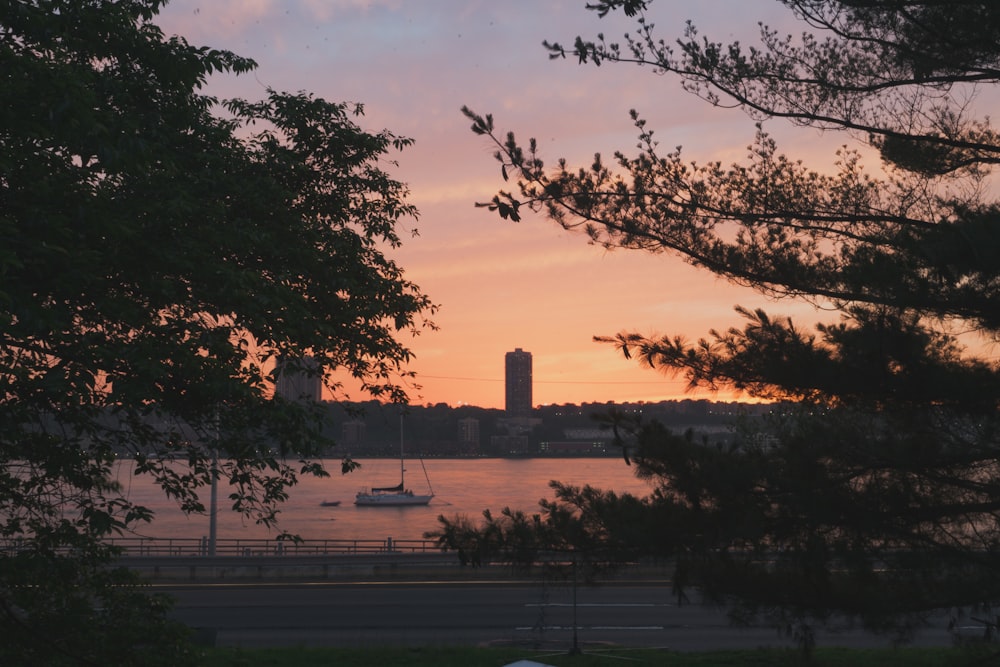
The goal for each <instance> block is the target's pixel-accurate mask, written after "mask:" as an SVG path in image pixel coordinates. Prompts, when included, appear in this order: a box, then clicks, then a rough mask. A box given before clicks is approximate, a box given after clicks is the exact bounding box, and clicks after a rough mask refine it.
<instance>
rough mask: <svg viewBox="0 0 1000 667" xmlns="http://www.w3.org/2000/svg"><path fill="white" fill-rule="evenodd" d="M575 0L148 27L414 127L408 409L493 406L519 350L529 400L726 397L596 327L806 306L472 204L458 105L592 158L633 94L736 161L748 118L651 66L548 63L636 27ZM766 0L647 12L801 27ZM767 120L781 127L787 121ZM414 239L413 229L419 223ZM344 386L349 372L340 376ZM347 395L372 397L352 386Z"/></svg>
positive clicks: (668, 331)
mask: <svg viewBox="0 0 1000 667" xmlns="http://www.w3.org/2000/svg"><path fill="white" fill-rule="evenodd" d="M583 5H584V3H583V2H582V0H573V1H568V0H567V1H562V0H551V1H550V2H546V3H537V2H533V1H529V0H511V2H506V3H491V2H486V1H485V0H478V1H470V2H465V3H462V5H461V7H460V8H456V6H455V5H452V4H450V3H446V2H442V3H399V2H391V1H371V2H362V1H358V0H342V1H336V0H330V1H327V2H314V1H309V0H302V1H299V2H294V1H291V0H289V1H286V2H276V1H273V0H258V1H257V2H254V3H246V2H237V1H236V0H220V1H219V2H213V3H204V2H200V1H199V0H173V1H172V2H170V3H168V4H167V5H166V7H165V8H164V11H163V13H162V14H161V16H160V17H158V18H157V19H156V22H157V23H158V24H159V25H160V26H161V27H163V29H164V32H165V33H166V34H167V35H168V36H169V35H172V34H180V35H183V36H184V37H185V38H187V39H188V41H189V42H190V43H192V44H195V45H205V46H210V47H212V48H226V49H231V50H233V51H235V52H236V53H238V54H240V55H243V56H247V57H250V58H253V59H254V60H255V61H256V62H257V63H258V65H259V67H258V69H257V70H255V71H254V72H253V73H251V74H250V75H245V76H242V77H228V76H227V77H213V78H212V79H210V81H209V82H208V86H207V92H208V93H210V94H212V95H216V96H218V97H220V98H225V97H231V96H243V97H246V98H249V99H258V98H260V97H261V96H263V95H264V94H265V93H266V89H267V88H268V87H272V88H275V89H278V90H291V91H297V90H304V91H309V92H311V93H314V94H315V95H317V96H320V97H324V98H326V99H329V100H338V101H339V100H346V101H353V102H360V103H363V104H364V105H365V116H364V117H361V118H359V119H358V122H359V124H360V125H361V126H362V127H364V128H366V129H370V130H376V131H377V130H380V129H382V128H386V129H389V130H390V131H392V132H394V133H396V134H399V135H403V136H408V137H412V138H413V139H415V142H416V143H415V145H414V146H413V147H411V148H409V149H407V150H405V151H403V152H402V153H401V154H398V155H390V156H389V158H391V159H396V160H398V166H396V165H391V164H386V168H387V170H388V172H389V173H390V175H391V176H393V177H394V178H397V179H399V180H401V181H403V182H405V183H407V184H408V185H409V187H410V190H411V195H410V201H411V202H412V203H413V204H414V205H416V206H417V208H418V209H419V210H420V212H421V215H420V218H419V220H417V221H416V222H413V221H411V220H404V221H402V223H401V224H402V228H401V230H400V231H401V236H402V237H403V240H404V244H403V246H402V248H400V249H399V250H398V251H393V252H391V253H389V254H390V256H391V257H392V258H393V259H394V260H395V261H396V262H397V263H398V264H399V265H400V266H401V267H402V268H403V269H404V271H405V275H406V278H407V279H409V280H412V281H413V282H415V283H416V284H418V285H419V286H420V287H421V289H422V290H423V291H424V292H425V293H426V294H428V295H429V296H430V298H431V299H432V300H433V301H434V302H435V303H437V304H439V305H440V311H439V312H438V313H437V314H436V315H435V316H434V317H433V318H432V319H433V320H434V321H435V323H436V324H437V325H438V327H439V330H437V331H430V330H427V331H424V332H422V334H421V335H420V336H418V337H416V338H413V339H405V340H404V343H405V344H407V345H408V346H409V347H410V348H411V349H412V351H413V353H414V359H413V361H412V363H410V364H409V366H408V370H412V371H414V372H415V373H416V374H417V377H416V379H415V381H414V384H412V385H410V387H409V390H408V391H409V394H410V398H411V401H412V402H414V403H419V404H425V403H439V402H440V403H448V404H450V405H462V404H471V405H479V406H483V407H496V408H502V407H503V405H504V400H505V394H504V386H503V383H504V373H503V369H502V367H501V366H500V363H499V359H500V357H501V354H502V353H504V352H505V351H507V350H510V349H512V348H513V346H514V345H515V344H516V345H518V346H521V347H522V348H524V349H527V350H531V351H532V353H533V354H534V397H533V401H534V404H536V405H543V404H552V403H584V402H604V401H616V402H636V401H658V400H665V399H673V398H681V399H682V398H689V397H694V398H709V399H718V400H729V399H731V398H733V397H732V396H731V395H728V394H718V395H717V394H710V393H704V392H702V393H691V394H689V393H687V392H686V381H685V379H684V378H683V377H667V376H664V375H661V374H659V373H657V372H655V371H650V370H648V369H644V368H642V367H641V366H640V365H639V364H638V363H637V362H636V361H635V360H626V359H624V358H623V357H622V355H621V354H620V353H619V352H617V351H616V350H615V349H614V347H613V346H611V345H608V344H601V343H595V342H594V341H593V337H594V336H595V335H613V334H615V333H617V332H619V331H622V330H633V331H637V332H639V333H643V334H650V333H658V334H665V335H670V336H674V335H683V336H684V337H686V338H688V339H691V340H697V339H698V338H700V337H703V336H706V335H707V334H708V332H709V331H710V330H711V329H713V328H714V329H719V330H725V329H726V328H728V327H731V326H741V324H742V321H741V320H740V318H739V316H737V315H736V314H735V313H734V312H733V307H734V306H735V305H737V304H740V305H744V306H746V307H748V308H757V307H765V308H767V309H768V310H769V311H770V312H773V313H774V314H776V315H777V314H791V315H800V314H803V313H805V314H807V316H806V317H805V318H802V319H801V321H800V324H801V325H802V326H805V327H808V326H811V325H812V324H814V323H815V322H816V321H819V320H821V319H822V317H821V316H817V315H813V314H812V312H813V311H812V309H811V307H808V306H803V305H801V304H795V303H792V302H782V303H777V304H775V303H770V302H768V300H767V299H765V298H764V297H761V296H759V295H757V294H756V293H754V292H752V291H750V290H747V289H743V288H737V287H735V286H732V285H730V284H728V283H726V282H725V281H723V280H720V279H718V278H716V277H714V276H713V275H711V274H710V273H708V272H706V271H701V270H697V269H694V268H692V267H690V266H688V265H686V264H684V263H683V262H682V261H681V260H680V259H679V258H677V257H674V256H669V255H648V254H642V253H637V252H628V251H607V250H604V249H602V248H599V247H595V246H592V245H588V243H587V240H586V238H585V237H584V236H583V235H581V234H575V233H571V232H567V231H565V230H562V229H560V228H558V227H557V226H556V225H554V224H553V223H551V222H549V221H547V220H545V219H543V218H542V217H541V216H538V215H531V214H528V215H526V216H525V219H524V221H523V222H521V223H519V224H514V223H511V222H507V221H501V220H500V219H499V218H498V217H497V216H496V214H495V213H490V212H488V211H485V210H484V209H477V208H475V207H474V204H475V202H478V201H484V200H488V199H489V198H490V197H492V195H493V194H494V193H495V192H496V191H497V190H498V189H499V188H502V187H503V186H504V184H503V181H502V178H501V175H500V169H499V165H498V164H497V163H496V162H495V161H494V160H493V159H492V157H491V152H492V151H491V149H490V147H489V146H488V145H487V144H486V143H485V142H484V140H483V137H479V136H476V135H474V134H473V133H472V132H471V131H470V130H469V122H468V120H467V119H466V118H465V117H464V116H463V115H462V114H461V113H460V108H461V107H462V106H463V105H468V106H469V107H471V108H472V109H474V110H475V111H477V112H480V113H492V114H493V115H494V117H495V119H496V124H497V127H498V128H501V129H502V130H503V131H505V130H507V129H509V130H512V131H514V132H515V133H516V134H517V135H518V136H519V137H520V138H521V139H524V140H526V139H527V138H528V137H529V136H534V137H537V138H538V140H539V145H540V147H541V150H542V151H543V157H544V158H545V159H546V162H547V163H548V164H554V163H555V162H556V160H557V159H558V158H560V157H566V158H567V159H568V160H569V163H570V164H571V165H588V164H589V163H590V161H591V160H592V158H593V152H594V151H600V152H602V154H605V155H610V154H611V153H613V151H615V150H619V149H620V150H626V151H628V150H630V149H631V147H632V146H634V144H635V135H636V130H635V128H634V127H633V125H632V124H631V122H630V120H629V118H628V111H629V109H631V108H635V109H637V110H638V111H639V112H640V113H641V114H642V115H643V116H644V117H645V118H647V119H648V120H649V127H650V128H652V129H654V130H655V131H656V133H657V137H658V138H659V139H660V141H661V142H662V143H663V145H664V146H670V147H672V146H675V145H682V146H683V147H684V153H685V154H686V155H687V156H689V159H691V160H696V161H698V162H699V163H704V162H707V161H710V160H721V161H722V162H723V163H731V162H735V161H739V160H741V159H742V158H743V156H744V154H745V152H746V147H747V145H748V144H750V142H751V141H752V139H753V135H754V131H755V128H754V126H753V122H752V121H751V120H750V119H749V118H747V117H746V116H745V115H744V114H743V113H742V112H740V111H739V110H732V109H729V110H726V109H716V108H713V107H711V106H710V105H708V104H707V103H706V102H703V101H701V100H699V99H697V98H695V97H693V96H691V95H689V94H686V93H684V92H683V91H681V89H680V85H679V82H678V81H676V80H674V79H671V78H669V77H668V78H662V77H657V76H656V75H655V74H654V73H653V72H652V71H651V70H649V69H640V68H635V67H628V66H624V65H619V66H608V67H602V68H599V69H595V68H593V67H583V66H579V65H577V64H576V63H575V62H573V61H572V60H567V61H550V60H549V59H548V57H547V54H546V52H545V50H544V49H543V48H542V46H541V42H542V41H543V40H544V39H549V40H556V41H561V42H563V43H567V42H569V43H572V40H573V38H574V37H575V36H576V35H578V34H579V35H583V36H589V37H593V36H594V35H596V34H597V33H599V32H603V33H605V34H607V35H608V37H609V39H612V38H614V39H617V38H620V36H621V35H622V34H623V33H625V32H628V31H630V30H634V28H635V25H634V22H633V20H631V19H627V18H626V17H624V16H623V15H622V14H621V13H620V12H617V13H613V14H611V15H610V16H609V17H608V18H607V19H604V20H599V19H598V18H597V15H596V13H595V12H590V11H586V10H585V9H584V7H583ZM775 5H776V3H773V2H764V1H763V0H750V1H746V2H732V3H729V4H728V5H727V11H725V12H718V11H716V9H714V8H707V9H706V7H705V6H704V4H703V3H666V2H660V3H655V2H654V3H653V4H652V5H651V9H650V17H651V18H652V19H654V20H655V21H656V23H657V28H658V30H659V31H660V33H661V34H662V36H663V37H664V38H668V39H669V38H671V37H673V36H676V35H679V34H681V33H682V31H683V30H684V23H685V21H686V20H687V19H691V20H693V21H695V23H696V24H697V25H698V26H699V27H700V28H702V29H703V33H704V34H705V35H706V37H709V38H712V39H715V40H718V41H730V40H732V39H740V40H743V41H756V36H757V33H758V29H757V21H765V22H767V23H769V24H770V25H771V26H772V27H775V28H779V29H781V30H783V31H793V30H797V27H796V24H795V22H794V20H793V19H792V17H791V14H790V13H789V12H787V11H783V10H781V8H780V7H776V6H775ZM767 129H768V130H769V131H771V132H773V133H774V134H775V136H776V137H777V138H778V139H779V140H781V139H783V138H784V139H788V138H789V137H791V136H798V135H796V134H794V133H795V132H796V130H793V129H789V128H787V127H785V126H783V125H781V124H780V123H772V124H769V125H768V127H767ZM808 136H809V137H810V141H809V142H799V143H798V144H795V145H793V144H792V143H791V142H790V141H789V142H785V143H783V144H782V146H783V148H785V149H786V150H788V151H789V152H790V153H791V155H792V157H808V156H803V155H802V153H801V152H796V151H799V149H800V147H802V146H807V147H808V149H809V150H814V151H816V152H817V153H819V154H821V155H823V156H824V158H823V159H826V160H828V161H832V159H833V157H832V156H833V149H834V148H835V147H836V146H838V145H840V144H841V143H843V142H844V141H845V138H844V137H843V136H842V135H836V134H834V135H831V136H830V137H825V136H821V135H818V134H816V133H815V132H810V133H809V134H808ZM414 228H415V229H417V230H419V235H418V236H414V237H412V238H411V237H410V232H411V231H412V230H413V229H414ZM346 386H347V388H348V389H349V390H351V389H352V387H351V385H350V383H349V382H348V383H347V384H346ZM347 398H348V399H350V400H364V399H365V398H367V397H366V396H364V395H363V394H360V393H358V392H357V391H356V390H354V391H350V393H349V395H348V396H347Z"/></svg>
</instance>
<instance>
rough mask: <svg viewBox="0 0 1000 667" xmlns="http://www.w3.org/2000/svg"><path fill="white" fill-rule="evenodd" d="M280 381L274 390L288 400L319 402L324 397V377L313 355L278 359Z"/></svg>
mask: <svg viewBox="0 0 1000 667" xmlns="http://www.w3.org/2000/svg"><path fill="white" fill-rule="evenodd" d="M277 370H278V382H277V385H275V388H274V392H275V393H276V394H277V395H278V396H281V397H282V398H284V399H285V400H287V401H303V402H306V401H311V402H313V403H318V402H319V401H320V398H321V397H322V391H323V378H322V377H321V376H320V373H319V364H317V363H316V360H315V359H314V358H313V357H303V358H301V359H298V360H289V359H280V360H279V361H278V369H277Z"/></svg>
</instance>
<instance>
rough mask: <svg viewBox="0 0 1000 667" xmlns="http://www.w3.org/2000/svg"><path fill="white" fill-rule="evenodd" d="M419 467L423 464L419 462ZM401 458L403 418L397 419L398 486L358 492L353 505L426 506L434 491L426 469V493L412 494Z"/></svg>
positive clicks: (402, 458) (402, 457)
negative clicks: (406, 480) (405, 477)
mask: <svg viewBox="0 0 1000 667" xmlns="http://www.w3.org/2000/svg"><path fill="white" fill-rule="evenodd" d="M420 465H421V466H423V465H424V462H423V461H422V460H421V461H420ZM405 473H406V468H405V467H404V456H403V418H402V417H400V418H399V484H397V485H396V486H383V487H372V488H371V489H370V490H369V489H364V490H362V491H359V492H358V494H357V495H356V496H355V497H354V504H355V505H360V506H363V507H403V506H406V505H427V504H428V503H430V502H431V498H433V497H434V490H433V489H431V488H430V487H431V480H430V478H429V477H427V468H424V477H425V478H426V479H427V489H428V493H426V494H419V493H414V492H413V491H411V490H410V489H408V488H406V482H405V480H404V477H403V476H404V474H405Z"/></svg>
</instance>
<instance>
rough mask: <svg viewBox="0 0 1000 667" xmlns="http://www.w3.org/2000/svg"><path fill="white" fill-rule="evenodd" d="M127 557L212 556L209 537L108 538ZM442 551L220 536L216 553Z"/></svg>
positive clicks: (414, 543)
mask: <svg viewBox="0 0 1000 667" xmlns="http://www.w3.org/2000/svg"><path fill="white" fill-rule="evenodd" d="M107 542H108V543H109V544H112V545H114V546H116V547H119V548H120V549H122V552H123V554H124V555H126V556H157V557H162V556H208V555H209V552H210V548H209V542H208V538H206V537H202V538H196V537H190V538H156V537H119V538H111V539H109V540H107ZM394 553H440V549H439V548H438V547H437V546H436V544H435V543H434V542H432V541H430V540H394V539H392V538H391V537H388V538H386V539H384V540H301V541H299V542H295V541H292V540H275V539H217V540H216V542H215V555H216V556H245V557H251V556H322V555H329V554H394Z"/></svg>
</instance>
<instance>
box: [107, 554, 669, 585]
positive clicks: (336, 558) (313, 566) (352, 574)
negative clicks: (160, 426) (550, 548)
mask: <svg viewBox="0 0 1000 667" xmlns="http://www.w3.org/2000/svg"><path fill="white" fill-rule="evenodd" d="M118 563H119V564H120V565H123V566H125V567H127V568H129V569H131V570H133V571H135V572H138V573H139V574H140V575H142V577H143V578H144V579H146V580H147V581H149V582H151V583H164V584H165V583H170V584H181V583H191V584H196V585H197V584H213V583H223V582H240V583H250V582H260V583H267V582H306V581H309V582H330V581H372V582H377V581H395V582H399V581H426V580H434V581H462V580H467V579H475V580H479V581H484V580H485V581H500V580H512V579H518V580H529V581H538V580H539V579H540V578H541V577H542V576H543V574H544V573H543V572H542V570H541V569H540V568H538V567H535V568H532V569H528V570H519V571H516V572H515V571H514V570H512V569H511V567H510V566H508V565H503V564H490V565H484V566H481V567H470V566H467V565H462V564H461V563H460V562H459V559H458V556H457V555H456V554H454V553H449V552H430V553H365V554H321V555H312V556H294V555H273V554H268V555H249V556H214V557H212V556H123V557H122V558H120V559H119V560H118ZM669 575H670V570H669V567H668V566H667V565H663V564H628V565H625V566H622V567H621V568H619V569H617V570H616V571H614V572H613V573H608V574H606V575H604V577H603V578H604V579H607V580H631V579H647V580H648V579H655V580H660V581H662V580H666V579H668V578H669Z"/></svg>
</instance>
